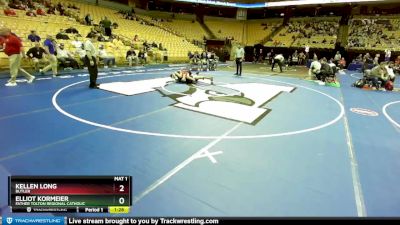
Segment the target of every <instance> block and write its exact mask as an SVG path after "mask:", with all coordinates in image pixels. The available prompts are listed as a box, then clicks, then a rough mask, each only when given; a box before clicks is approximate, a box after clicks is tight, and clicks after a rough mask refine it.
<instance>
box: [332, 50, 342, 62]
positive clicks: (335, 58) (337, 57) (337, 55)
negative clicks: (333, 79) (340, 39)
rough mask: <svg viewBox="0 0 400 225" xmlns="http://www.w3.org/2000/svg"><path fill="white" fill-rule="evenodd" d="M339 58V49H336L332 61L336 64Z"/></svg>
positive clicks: (340, 56)
mask: <svg viewBox="0 0 400 225" xmlns="http://www.w3.org/2000/svg"><path fill="white" fill-rule="evenodd" d="M341 58H342V55H341V54H340V52H339V51H337V52H336V55H335V57H334V58H333V60H334V61H333V62H334V63H335V64H336V65H338V63H339V60H340V59H341Z"/></svg>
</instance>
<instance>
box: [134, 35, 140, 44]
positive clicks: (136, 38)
mask: <svg viewBox="0 0 400 225" xmlns="http://www.w3.org/2000/svg"><path fill="white" fill-rule="evenodd" d="M136 41H139V36H138V35H137V34H135V36H134V37H133V42H136Z"/></svg>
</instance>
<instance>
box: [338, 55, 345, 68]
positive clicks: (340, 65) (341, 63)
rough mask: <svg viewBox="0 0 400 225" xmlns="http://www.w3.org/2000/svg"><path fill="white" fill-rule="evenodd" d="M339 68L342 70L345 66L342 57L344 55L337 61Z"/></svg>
mask: <svg viewBox="0 0 400 225" xmlns="http://www.w3.org/2000/svg"><path fill="white" fill-rule="evenodd" d="M338 65H339V68H340V69H341V70H342V69H344V68H346V60H345V59H344V57H342V58H341V59H340V60H339V62H338Z"/></svg>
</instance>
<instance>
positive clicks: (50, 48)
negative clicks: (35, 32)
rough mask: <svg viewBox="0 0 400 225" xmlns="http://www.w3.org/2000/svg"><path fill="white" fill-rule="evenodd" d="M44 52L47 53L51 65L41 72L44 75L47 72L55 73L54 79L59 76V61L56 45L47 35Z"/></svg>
mask: <svg viewBox="0 0 400 225" xmlns="http://www.w3.org/2000/svg"><path fill="white" fill-rule="evenodd" d="M44 50H45V51H46V54H47V56H48V57H49V61H50V64H49V65H47V66H46V67H44V68H43V69H40V70H39V72H40V73H41V74H44V73H45V72H47V71H49V70H50V69H51V71H53V77H56V76H57V69H58V61H57V57H56V43H55V40H54V38H53V36H51V35H47V38H46V40H45V41H44Z"/></svg>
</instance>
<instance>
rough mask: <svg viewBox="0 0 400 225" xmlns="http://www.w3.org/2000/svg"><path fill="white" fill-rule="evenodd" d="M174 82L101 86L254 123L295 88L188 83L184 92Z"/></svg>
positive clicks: (119, 83) (146, 81) (142, 81)
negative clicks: (149, 94) (173, 87)
mask: <svg viewBox="0 0 400 225" xmlns="http://www.w3.org/2000/svg"><path fill="white" fill-rule="evenodd" d="M172 84H175V81H173V80H172V79H171V78H169V77H168V78H157V79H149V80H141V81H131V82H113V83H105V84H101V85H100V89H103V90H107V91H111V92H116V93H119V94H122V95H129V96H131V95H138V94H143V93H147V92H153V91H158V92H160V93H161V94H162V96H163V97H169V98H171V99H173V100H174V101H175V102H176V103H174V104H173V106H175V107H177V108H181V109H186V110H190V111H194V112H198V113H203V114H208V115H212V116H217V117H220V118H224V119H229V120H234V121H240V122H244V123H248V124H253V125H255V124H256V123H257V122H258V121H260V120H261V119H262V118H264V117H265V115H266V114H268V112H269V111H270V109H267V108H263V106H264V105H265V104H266V103H268V102H269V101H271V100H272V99H274V98H275V97H277V96H278V95H279V94H281V93H282V92H287V93H290V92H292V91H293V90H294V89H295V87H289V86H280V85H270V84H263V83H240V84H221V85H209V84H207V83H202V84H193V85H187V87H188V88H189V89H188V90H185V91H183V92H175V91H171V90H169V89H167V87H168V86H170V85H172Z"/></svg>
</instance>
